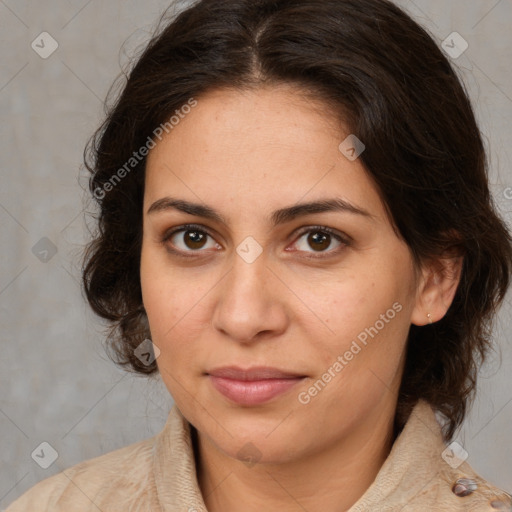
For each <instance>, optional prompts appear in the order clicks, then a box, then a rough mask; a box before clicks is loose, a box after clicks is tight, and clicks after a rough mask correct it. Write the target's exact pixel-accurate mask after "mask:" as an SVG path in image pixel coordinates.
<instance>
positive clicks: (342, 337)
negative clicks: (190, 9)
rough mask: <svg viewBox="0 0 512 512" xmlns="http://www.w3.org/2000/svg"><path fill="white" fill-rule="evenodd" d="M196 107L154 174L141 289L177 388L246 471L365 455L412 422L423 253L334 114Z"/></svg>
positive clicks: (230, 101)
mask: <svg viewBox="0 0 512 512" xmlns="http://www.w3.org/2000/svg"><path fill="white" fill-rule="evenodd" d="M196 100H197V105H196V106H195V107H193V108H191V109H190V112H189V113H188V114H186V115H183V116H182V117H183V119H181V120H180V122H179V124H177V125H176V126H175V127H174V128H173V129H172V131H170V132H169V133H168V134H166V135H165V136H164V137H163V138H162V140H161V141H159V142H157V145H156V147H155V148H154V149H152V150H151V152H150V154H149V156H148V161H147V174H146V185H145V196H144V226H143V232H144V236H143V244H142V259H141V282H142V292H143V301H144V306H145V309H146V312H147V315H148V319H149V324H150V329H151V334H152V341H153V343H154V344H155V345H156V346H157V347H158V348H159V349H160V355H159V357H158V359H157V364H158V367H159V370H160V374H161V376H162V379H163V381H164V383H165V385H166V386H167V388H168V390H169V391H170V393H171V394H172V396H173V398H174V400H175V402H176V403H177V405H178V407H179V408H180V410H181V411H182V413H183V415H184V416H185V417H186V418H187V419H188V420H189V421H190V422H191V423H192V424H193V425H194V426H195V427H196V428H197V429H198V431H199V432H200V435H201V436H203V439H206V440H207V442H209V443H210V445H211V446H214V447H215V448H217V449H218V450H220V451H221V452H223V453H224V454H227V455H229V456H232V457H234V458H238V459H240V460H242V459H248V458H252V459H254V460H260V461H261V462H286V461H291V460H294V459H298V458H300V457H306V456H309V455H313V454H315V453H320V452H321V450H323V449H327V448H328V447H332V446H334V444H336V443H337V444H338V445H339V446H341V445H346V446H347V447H348V446H357V445H358V444H357V443H354V441H355V440H357V439H359V441H361V440H364V439H368V438H369V437H371V435H372V434H371V432H374V430H375V427H376V425H379V424H381V423H382V422H383V421H384V422H385V426H386V427H388V426H389V421H390V418H391V416H392V414H393V413H394V409H395V406H396V398H397V393H398V387H399V384H400V379H401V372H402V368H403V355H404V348H405V343H406V338H407V334H408V330H409V326H410V324H411V321H412V319H413V315H414V314H418V312H417V310H418V302H419V298H418V292H417V288H418V287H417V281H416V277H415V275H416V274H415V270H414V266H413V261H412V257H411V254H410V252H409V250H408V247H407V245H406V244H405V243H404V242H403V241H402V240H400V239H399V238H398V237H397V236H396V234H395V233H394V231H393V229H392V226H391V224H390V222H389V220H388V218H387V216H386V213H385V210H384V207H383V204H382V203H381V200H380V199H379V195H378V193H377V191H376V189H375V187H374V185H373V183H372V181H371V180H370V179H369V177H368V176H367V174H366V172H365V171H364V169H363V166H362V164H361V162H360V160H359V159H355V160H354V159H353V158H354V156H355V155H352V154H351V153H352V152H351V151H350V150H349V151H348V153H347V152H346V153H345V154H347V155H348V156H350V157H351V158H347V156H345V154H344V153H342V151H341V150H340V149H339V146H340V143H342V142H343V141H344V140H345V139H346V138H347V136H348V135H349V132H347V131H343V130H342V129H341V128H340V127H339V126H338V125H337V124H336V122H335V119H334V117H331V116H332V114H329V113H328V112H327V113H326V112H325V111H323V110H322V109H321V108H320V105H318V104H314V105H313V104H312V103H311V101H307V100H306V99H304V98H303V97H301V96H299V95H298V94H297V91H296V90H293V89H291V88H286V87H280V88H275V87H274V88H261V89H258V90H255V91H251V92H247V91H246V92H240V91H233V90H217V91H215V92H211V93H209V94H207V95H204V96H202V97H200V98H196ZM187 110H188V109H187ZM363 142H364V141H363ZM342 147H345V146H342ZM173 201H179V203H173ZM336 201H337V202H338V203H337V204H338V207H337V208H334V207H333V205H334V204H335V202H336ZM319 202H320V203H322V202H324V203H325V204H324V208H321V207H318V206H311V207H309V208H306V207H305V206H303V205H305V204H306V203H315V204H316V203H319ZM327 202H328V203H329V205H330V206H329V207H326V206H325V205H326V204H327ZM190 205H197V207H192V206H190ZM187 209H188V212H187V211H184V210H187ZM203 210H204V211H203ZM322 210H324V211H322ZM212 212H215V215H213V214H212ZM189 224H193V226H188V225H189ZM426 313H427V311H424V312H423V313H422V314H426ZM425 319H426V317H425ZM226 368H227V369H226ZM262 368H263V370H262ZM251 370H254V371H253V372H252V373H251ZM259 370H261V372H260V371H259ZM246 371H247V372H246ZM244 372H245V373H244ZM244 379H249V380H245V381H244ZM382 418H385V420H383V419H382ZM379 422H380V423H379ZM354 455H355V454H354Z"/></svg>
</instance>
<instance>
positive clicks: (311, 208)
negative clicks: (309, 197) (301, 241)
mask: <svg viewBox="0 0 512 512" xmlns="http://www.w3.org/2000/svg"><path fill="white" fill-rule="evenodd" d="M166 210H179V211H181V212H184V213H188V214H190V215H195V216H197V217H204V218H205V219H209V220H213V221H217V222H219V223H222V224H225V225H227V224H228V223H227V222H226V219H224V217H223V216H222V215H221V214H220V213H219V212H217V211H216V210H215V209H213V208H211V207H210V206H208V205H204V204H199V203H192V202H190V201H185V200H184V199H176V198H173V197H163V198H162V199H158V200H157V201H155V202H154V203H153V204H152V205H151V206H150V207H149V208H148V211H147V213H148V214H151V213H156V212H161V211H166ZM323 212H342V213H350V214H354V215H361V216H363V217H366V218H368V219H375V215H372V214H371V213H370V212H368V211H367V210H365V209H364V208H361V207H358V206H356V205H353V204H351V203H349V202H348V201H346V200H344V199H341V198H332V199H322V200H319V201H312V202H309V203H298V204H295V205H292V206H288V207H286V208H280V209H279V210H275V211H274V212H272V215H271V216H270V221H271V223H272V225H274V226H277V225H279V224H284V223H286V222H290V221H292V220H293V219H295V218H297V217H303V216H306V215H311V214H314V213H323Z"/></svg>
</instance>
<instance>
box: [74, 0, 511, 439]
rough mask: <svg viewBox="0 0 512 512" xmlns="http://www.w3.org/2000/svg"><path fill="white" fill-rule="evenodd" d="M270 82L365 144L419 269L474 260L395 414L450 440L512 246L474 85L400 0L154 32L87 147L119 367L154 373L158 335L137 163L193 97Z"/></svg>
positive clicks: (416, 338) (344, 1)
mask: <svg viewBox="0 0 512 512" xmlns="http://www.w3.org/2000/svg"><path fill="white" fill-rule="evenodd" d="M164 20H165V18H164ZM261 84H270V85H278V84H290V85H295V86H298V87H299V88H300V90H303V91H306V92H309V93H310V94H313V95H314V96H315V97H316V98H318V99H319V100H320V101H322V102H323V103H324V104H327V105H332V106H335V107H336V110H332V114H333V115H336V114H339V119H340V121H342V122H343V123H345V124H346V125H348V126H349V127H350V131H351V133H354V134H356V135H357V137H358V138H359V139H361V140H362V141H363V142H364V144H365V146H366V150H365V151H364V152H363V153H362V155H361V157H360V158H361V160H362V163H363V164H364V166H365V168H366V170H367V172H368V173H369V176H370V177H371V178H372V179H373V181H374V182H375V183H376V185H377V187H378V189H379V191H380V194H381V197H382V199H383V201H384V203H385V205H386V208H387V209H388V213H389V215H390V218H391V219H392V222H393V224H394V226H395V228H396V231H397V234H398V235H399V236H400V237H401V238H403V239H404V240H405V242H406V243H407V244H408V246H409V248H410V250H411V253H412V255H413V257H414V260H415V262H416V264H417V265H419V264H420V263H421V262H423V261H425V260H426V259H427V258H429V257H432V256H439V255H440V254H443V252H444V251H451V250H453V249H454V248H456V249H457V250H458V251H459V252H460V253H461V254H463V255H464V263H463V271H462V277H461V281H460V284H459V287H458V290H457V293H456V296H455V298H454V301H453V303H452V305H451V307H450V308H449V310H448V312H447V314H446V315H445V317H444V318H442V319H441V320H439V321H438V322H436V323H434V324H432V325H426V326H424V327H418V326H415V325H411V328H410V334H409V339H408V348H407V359H406V364H405V370H404V375H403V380H402V386H401V390H400V395H399V399H398V409H397V416H396V418H397V425H398V428H401V426H402V425H403V424H404V422H405V420H406V419H407V417H408V415H409V413H410V410H411V408H412V406H414V404H415V403H416V402H417V400H418V399H420V398H423V399H425V400H427V401H428V402H429V403H431V404H432V405H433V406H434V407H435V408H436V409H437V410H438V411H440V412H441V413H443V414H444V415H445V416H446V418H447V422H446V425H445V430H444V432H445V436H446V438H447V439H450V438H451V437H452V436H453V434H454V432H455V430H456V428H457V427H458V426H459V425H460V424H461V422H462V420H463V419H464V416H465V413H466V410H467V406H468V404H469V402H470V400H471V399H472V398H473V395H474V390H475V384H476V377H477V372H478V368H479V365H480V363H481V362H482V361H483V359H484V357H485V355H486V353H487V351H488V349H489V348H490V347H491V329H492V320H493V317H494V316H495V313H496V309H497V307H498V305H499V304H500V303H501V301H502V299H503V297H504V294H505V292H506V291H507V288H508V284H509V276H510V271H511V264H512V248H511V238H510V235H509V233H508V231H507V229H506V227H505V225H504V223H503V221H502V220H501V219H500V218H499V217H498V216H497V214H496V213H495V209H494V207H493V203H492V198H491V196H490V192H489V188H488V182H487V170H486V155H485V151H484V147H483V143H482V138H481V135H480V132H479V130H478V127H477V124H476V121H475V116H474V113H473V110H472V107H471V104H470V102H469V100H468V97H467V94H466V92H465V90H464V87H463V86H462V85H461V82H460V81H459V79H458V78H457V75H456V73H455V72H454V70H453V68H452V66H451V65H450V63H449V61H448V60H447V58H446V57H445V55H444V54H443V52H442V51H441V50H440V49H439V48H438V47H437V45H436V43H435V42H434V41H433V39H432V38H431V37H430V36H429V35H428V33H427V32H426V31H425V30H424V29H422V28H421V27H420V26H419V25H418V24H417V23H415V22H414V21H413V20H411V18H410V17H409V16H407V15H406V14H405V13H404V12H403V11H402V10H400V9H399V8H398V7H396V6H395V5H394V4H392V3H390V2H389V1H387V0H201V1H198V2H196V3H195V4H194V5H193V6H191V7H189V8H188V9H186V10H184V11H183V12H181V13H180V14H179V15H177V16H176V17H173V19H172V20H170V21H169V22H165V23H164V25H163V28H160V29H159V30H158V31H157V33H156V34H155V36H154V37H153V38H152V40H151V41H150V43H149V44H148V45H147V47H146V48H145V50H144V51H143V53H142V54H141V56H140V57H139V58H138V60H137V62H136V64H135V65H134V66H133V69H132V70H131V72H130V73H129V75H128V76H127V77H126V83H125V84H124V86H123V88H122V90H121V93H120V94H119V96H118V98H117V99H116V101H115V103H114V104H113V105H112V106H111V107H110V109H109V110H108V116H107V119H106V120H105V122H104V123H103V125H102V126H101V127H100V129H99V130H98V131H97V133H96V134H95V136H94V137H93V138H92V139H91V141H90V143H89V145H88V147H87V150H86V165H87V168H88V169H89V170H90V172H91V178H90V189H91V192H92V193H93V196H94V198H95V199H96V200H97V203H98V206H99V218H98V230H97V233H96V234H95V239H94V240H93V241H92V242H91V244H90V245H89V247H88V250H87V251H86V255H85V262H84V270H83V284H84V288H85V293H86V296H87V299H88V301H89V303H90V305H91V306H92V308H93V310H94V311H95V312H96V313H97V314H98V315H100V316H101V317H103V318H105V319H107V320H109V321H110V323H111V325H112V330H111V332H110V334H109V337H108V341H109V345H108V347H109V348H110V349H111V352H112V355H113V358H114V360H115V361H116V362H117V363H118V364H120V365H123V366H127V367H128V368H130V369H132V370H134V371H136V372H139V373H144V374H150V373H153V372H155V371H157V366H156V363H153V364H151V365H147V366H146V365H145V364H143V362H141V361H140V360H139V358H138V357H136V356H135V354H134V349H135V348H136V347H137V346H138V345H139V344H140V343H141V342H142V341H143V340H144V339H145V338H147V337H150V334H149V330H148V325H147V318H146V316H145V312H144V309H143V305H142V297H141V286H140V274H139V263H140V251H141V232H142V200H143V194H144V167H145V158H142V159H140V161H139V160H137V161H136V162H135V161H133V160H132V161H131V162H132V163H131V164H130V165H131V167H130V168H127V167H126V162H128V161H130V158H132V157H133V153H134V151H137V150H138V149H139V148H141V147H143V146H144V145H147V143H148V142H147V141H148V140H154V139H155V135H154V131H155V129H156V128H157V127H158V126H159V125H161V124H163V123H166V122H168V121H169V117H170V116H171V115H173V113H175V111H176V110H179V109H180V108H181V107H182V106H183V105H185V104H186V103H187V102H188V101H189V100H190V99H191V98H195V99H196V100H198V101H200V96H201V94H203V93H205V92H206V91H209V90H211V89H214V88H222V87H230V88H239V89H243V88H250V87H258V86H259V85H261ZM148 137H149V139H148ZM340 142H341V141H340ZM132 164H133V165H132ZM123 166H124V169H125V171H126V172H124V173H120V172H119V170H120V169H121V168H123ZM116 173H117V177H119V176H120V175H122V179H119V180H116V181H115V182H113V177H114V175H116ZM109 184H110V185H109Z"/></svg>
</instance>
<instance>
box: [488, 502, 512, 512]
mask: <svg viewBox="0 0 512 512" xmlns="http://www.w3.org/2000/svg"><path fill="white" fill-rule="evenodd" d="M491 507H492V508H494V509H496V510H508V511H511V510H512V506H510V503H505V502H504V501H498V500H494V501H491Z"/></svg>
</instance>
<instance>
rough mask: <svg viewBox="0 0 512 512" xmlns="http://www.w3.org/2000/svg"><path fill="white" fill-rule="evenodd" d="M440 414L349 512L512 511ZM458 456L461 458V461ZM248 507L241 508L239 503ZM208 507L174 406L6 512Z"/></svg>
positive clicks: (406, 433)
mask: <svg viewBox="0 0 512 512" xmlns="http://www.w3.org/2000/svg"><path fill="white" fill-rule="evenodd" d="M445 449H446V447H445V445H444V443H443V440H442V436H441V431H440V427H439V424H438V423H437V421H436V417H435V415H434V412H433V411H432V409H431V408H430V406H429V405H428V404H427V403H426V402H419V403H418V404H417V405H416V407H415V408H414V410H413V412H412V414H411V416H410V418H409V421H408V422H407V424H406V426H405V428H404V430H403V431H402V433H401V434H400V436H399V437H398V438H397V440H396V441H395V443H394V445H393V448H392V451H391V453H390V455H389V457H388V458H387V460H386V461H385V463H384V465H383V466H382V468H381V469H380V471H379V473H378V475H377V477H376V479H375V481H374V482H373V484H372V485H371V486H370V487H369V488H368V489H367V491H366V492H365V493H364V495H363V496H361V498H360V499H359V500H358V501H357V503H355V504H354V505H353V506H352V507H351V508H350V510H349V512H362V511H376V512H391V511H393V512H394V511H403V512H430V511H450V512H453V511H474V512H484V511H494V512H495V511H497V510H507V511H512V498H511V496H510V495H509V494H507V493H505V492H503V491H501V490H499V489H497V488H496V487H493V486H492V485H490V484H489V483H487V482H486V481H485V480H483V479H482V478H480V477H479V476H478V475H476V474H475V472H474V471H473V470H472V469H471V467H470V466H469V465H468V464H467V463H466V462H464V463H462V465H460V466H459V467H458V468H456V469H454V468H452V466H456V465H457V464H455V463H454V462H453V460H454V459H453V458H451V459H450V458H449V455H450V452H448V457H447V456H446V452H445V458H446V460H448V461H449V462H450V464H448V463H447V462H445V460H444V459H443V457H442V453H443V452H444V450H445ZM459 462H460V461H459ZM241 510H242V511H243V507H242V509H241ZM43 511H52V512H54V511H55V512H57V511H59V512H150V511H151V512H205V511H206V507H205V505H204V502H203V499H202V496H201V491H200V489H199V487H198V483H197V479H196V471H195V462H194V453H193V448H192V443H191V437H190V425H189V423H188V422H187V421H186V420H185V419H184V417H183V416H182V414H181V412H180V411H179V409H178V408H177V407H176V406H173V408H172V409H171V411H170V413H169V417H168V420H167V422H166V424H165V427H164V428H163V430H162V431H161V432H160V433H159V434H157V435H156V436H154V437H152V438H150V439H146V440H144V441H140V442H138V443H135V444H132V445H130V446H126V447H124V448H121V449H119V450H116V451H113V452H110V453H107V454H105V455H102V456H100V457H96V458H94V459H90V460H88V461H85V462H82V463H80V464H77V465H75V466H73V467H71V468H69V469H66V470H64V471H62V472H61V473H59V474H57V475H54V476H52V477H50V478H47V479H46V480H43V481H41V482H39V483H38V484H37V485H35V486H34V487H32V488H31V489H29V491H27V492H26V493H25V494H24V495H23V496H21V497H20V498H19V499H18V500H17V501H15V502H14V503H12V504H11V505H10V506H9V507H8V508H7V511H6V512H43Z"/></svg>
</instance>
